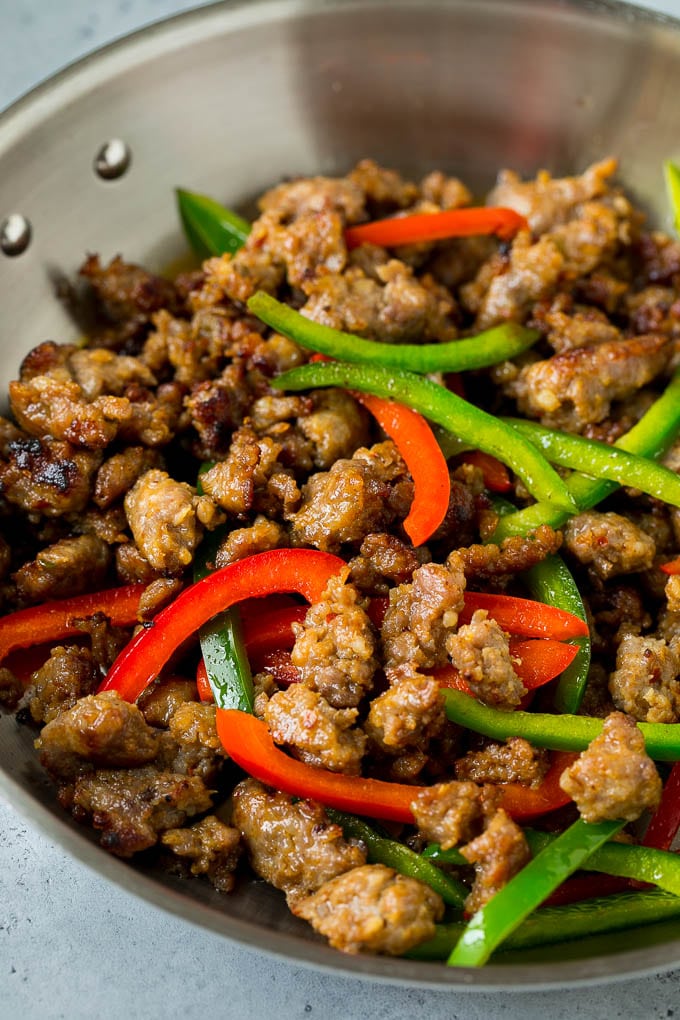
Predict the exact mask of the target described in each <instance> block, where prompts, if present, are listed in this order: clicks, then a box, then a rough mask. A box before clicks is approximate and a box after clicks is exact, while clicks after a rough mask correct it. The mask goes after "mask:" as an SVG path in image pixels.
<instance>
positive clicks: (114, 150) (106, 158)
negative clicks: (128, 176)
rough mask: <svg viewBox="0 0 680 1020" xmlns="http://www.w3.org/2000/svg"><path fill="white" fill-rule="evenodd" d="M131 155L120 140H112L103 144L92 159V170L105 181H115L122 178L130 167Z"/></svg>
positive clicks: (127, 147)
mask: <svg viewBox="0 0 680 1020" xmlns="http://www.w3.org/2000/svg"><path fill="white" fill-rule="evenodd" d="M131 159H132V153H131V152H130V148H129V146H128V145H126V144H125V142H123V141H121V139H120V138H112V139H111V141H109V142H105V144H104V145H102V147H101V149H100V150H99V152H98V153H97V155H96V156H95V158H94V169H95V171H96V173H98V174H99V176H100V177H103V179H104V180H105V181H115V180H116V178H117V177H122V176H123V174H124V173H125V171H126V170H127V168H128V167H129V166H130V160H131Z"/></svg>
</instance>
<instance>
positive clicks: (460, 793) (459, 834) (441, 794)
mask: <svg viewBox="0 0 680 1020" xmlns="http://www.w3.org/2000/svg"><path fill="white" fill-rule="evenodd" d="M493 803H494V794H493V792H489V790H488V789H487V790H484V789H483V788H482V787H481V786H478V785H477V783H474V782H471V783H462V782H456V781H455V780H451V781H449V782H445V783H435V784H434V785H433V786H427V787H425V788H424V789H422V790H421V791H420V792H419V793H418V794H417V796H416V797H415V799H414V800H413V802H412V804H411V810H412V811H413V817H414V818H415V820H416V825H417V826H418V830H419V832H420V834H421V835H422V836H423V837H424V838H425V839H426V840H428V842H430V843H439V845H440V847H441V848H442V850H448V849H449V848H450V847H452V846H457V845H458V844H459V843H467V842H468V841H469V840H471V839H473V838H474V836H476V835H477V833H478V831H479V828H480V825H481V820H482V818H483V817H484V814H485V813H487V812H488V810H489V807H490V805H492V804H493Z"/></svg>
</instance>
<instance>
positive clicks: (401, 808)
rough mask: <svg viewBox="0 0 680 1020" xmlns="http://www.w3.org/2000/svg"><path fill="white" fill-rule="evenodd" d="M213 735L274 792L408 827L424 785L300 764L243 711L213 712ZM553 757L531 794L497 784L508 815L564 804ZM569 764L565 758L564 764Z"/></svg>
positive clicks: (559, 765) (522, 788)
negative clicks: (548, 769)
mask: <svg viewBox="0 0 680 1020" xmlns="http://www.w3.org/2000/svg"><path fill="white" fill-rule="evenodd" d="M464 696H465V695H464ZM470 700H472V699H470ZM217 733H218V735H219V738H220V740H221V742H222V746H223V747H224V749H225V750H226V751H227V753H228V754H229V756H230V758H232V759H233V760H234V761H235V762H236V764H237V765H240V766H241V768H243V769H245V771H246V772H248V773H249V774H250V775H251V776H253V777H254V778H255V779H259V780H260V782H262V783H266V784H267V785H269V786H273V787H274V788H275V789H277V790H282V791H283V792H284V793H289V794H291V795H293V796H296V797H309V798H311V799H312V800H318V801H319V802H320V803H321V804H325V805H327V806H328V807H332V808H337V809H338V810H339V811H347V812H350V813H352V814H356V815H369V816H370V817H371V818H384V819H388V820H391V821H395V822H408V823H410V824H412V823H413V813H412V811H411V803H412V801H413V799H414V798H415V797H416V796H417V794H418V793H419V792H420V790H422V789H424V787H420V786H407V785H406V784H403V783H387V782H384V781H383V780H381V779H363V778H361V777H358V776H345V775H342V774H341V773H339V772H328V771H327V770H326V769H319V768H315V767H313V766H311V765H306V764H305V763H304V762H301V761H297V759H295V758H291V757H289V755H287V754H286V753H285V752H284V751H281V750H279V748H278V747H277V746H276V745H275V744H274V741H273V739H272V736H271V734H270V732H269V730H268V729H267V726H266V724H265V723H264V722H262V720H261V719H257V718H255V716H252V715H247V714H246V713H244V712H237V711H234V710H223V709H218V712H217ZM558 758H559V756H557V755H556V756H555V759H556V760H555V762H554V764H553V767H552V768H551V770H550V772H549V773H548V774H547V775H546V777H545V779H544V781H543V783H542V784H541V786H540V787H538V788H537V789H535V790H534V789H531V788H530V787H526V786H522V785H521V784H519V783H506V784H501V789H502V794H503V796H502V799H501V806H502V807H503V808H505V810H506V811H507V812H508V814H512V815H513V817H518V818H533V817H535V816H536V815H539V814H544V813H545V812H546V811H551V810H554V809H555V808H556V807H561V806H562V805H563V804H565V803H568V802H569V797H567V796H566V794H564V792H563V791H562V790H559V794H558V793H557V789H559V786H558V780H559V776H560V775H561V774H562V771H563V770H564V768H566V762H565V758H564V756H562V758H561V759H559V760H558ZM573 760H574V759H573V756H571V755H570V756H569V764H571V762H572V761H573ZM515 812H517V814H516V815H515Z"/></svg>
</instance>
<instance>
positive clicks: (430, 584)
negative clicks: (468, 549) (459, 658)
mask: <svg viewBox="0 0 680 1020" xmlns="http://www.w3.org/2000/svg"><path fill="white" fill-rule="evenodd" d="M464 591H465V576H464V573H463V569H462V561H461V560H460V559H459V558H456V556H455V554H452V555H451V556H450V557H449V561H448V564H447V566H446V567H444V566H441V565H440V564H438V563H426V564H424V565H423V566H422V567H418V569H417V570H414V572H413V577H412V580H411V582H410V583H409V584H401V585H399V586H398V587H397V588H393V589H392V590H391V591H390V595H389V599H390V600H389V604H388V606H387V610H386V612H385V619H384V621H383V625H382V630H381V634H382V642H383V648H384V652H385V662H386V665H387V667H388V668H389V667H392V666H398V665H400V664H411V665H413V666H415V667H418V668H421V669H431V668H432V667H433V666H441V665H443V664H444V663H445V661H446V646H445V641H446V638H447V635H448V634H450V633H451V632H453V631H454V630H455V628H456V625H457V623H458V614H459V612H460V611H461V609H462V608H463V593H464Z"/></svg>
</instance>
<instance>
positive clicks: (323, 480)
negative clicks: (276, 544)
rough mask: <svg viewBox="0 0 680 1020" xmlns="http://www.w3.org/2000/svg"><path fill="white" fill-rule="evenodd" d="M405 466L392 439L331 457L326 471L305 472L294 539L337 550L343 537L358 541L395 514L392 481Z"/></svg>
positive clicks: (387, 522)
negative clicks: (346, 456)
mask: <svg viewBox="0 0 680 1020" xmlns="http://www.w3.org/2000/svg"><path fill="white" fill-rule="evenodd" d="M404 471H405V466H404V463H403V461H402V460H401V457H400V456H399V454H398V452H397V449H396V447H395V446H394V444H393V443H391V442H385V443H380V444H378V445H377V446H373V447H371V449H370V450H364V449H363V448H362V449H360V450H357V452H356V453H355V454H354V456H353V457H352V458H351V460H336V462H335V463H334V464H333V466H332V467H331V469H330V471H323V472H318V473H317V474H313V475H311V476H310V478H309V480H308V482H307V483H306V485H304V486H303V488H302V504H301V506H300V509H299V511H298V512H297V513H296V514H295V515H294V516H293V518H292V520H291V525H292V536H293V539H294V541H295V543H296V544H307V545H313V546H316V548H317V549H321V550H322V551H324V552H337V551H338V550H339V549H340V547H341V546H342V545H343V544H344V543H345V542H360V541H362V540H363V539H364V538H365V537H366V535H368V534H370V532H372V531H380V530H381V529H382V528H383V527H384V526H385V525H387V524H389V523H391V522H392V521H393V520H394V517H395V512H394V510H393V509H392V507H391V505H390V501H391V484H392V483H393V482H395V481H396V480H397V479H399V477H400V476H402V475H403V474H404Z"/></svg>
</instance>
